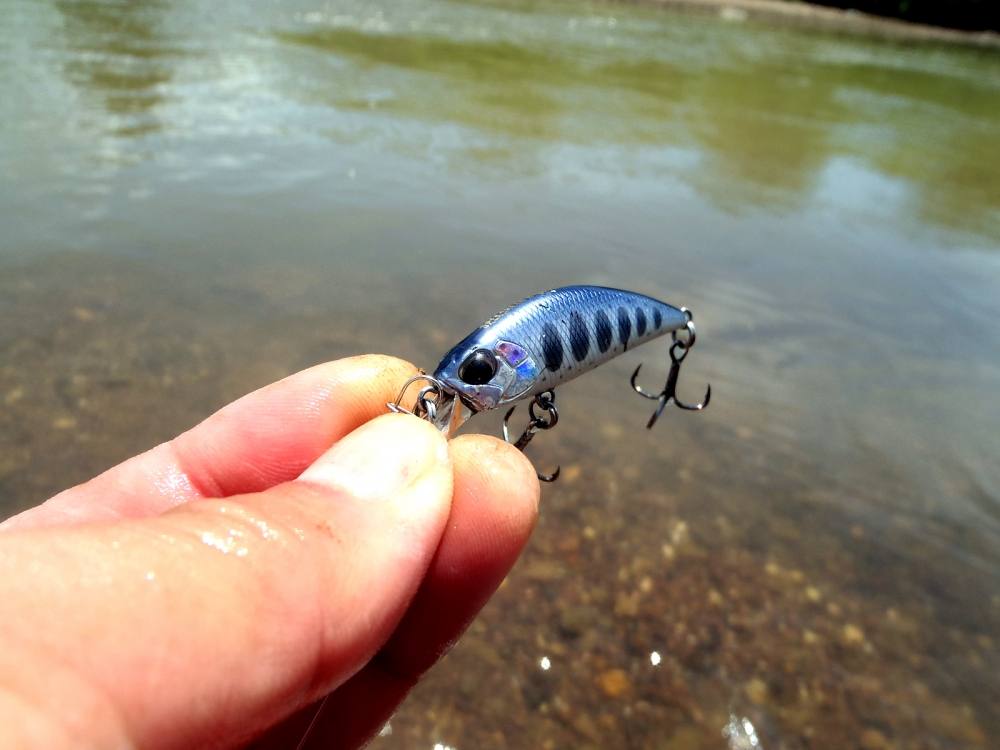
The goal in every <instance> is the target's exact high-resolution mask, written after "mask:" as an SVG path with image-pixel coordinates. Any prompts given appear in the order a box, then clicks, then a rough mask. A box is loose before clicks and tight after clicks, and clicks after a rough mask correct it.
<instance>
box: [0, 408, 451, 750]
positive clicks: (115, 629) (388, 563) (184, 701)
mask: <svg viewBox="0 0 1000 750" xmlns="http://www.w3.org/2000/svg"><path fill="white" fill-rule="evenodd" d="M452 489H453V488H452V469H451V465H450V460H449V458H448V451H447V444H446V442H445V440H444V438H443V437H442V436H441V435H440V434H439V433H438V432H437V431H436V430H435V429H434V428H433V427H431V426H430V425H429V424H427V423H426V422H423V421H420V420H417V419H414V418H413V417H409V416H405V415H386V416H383V417H380V418H378V419H376V420H374V421H372V422H371V423H369V424H367V425H364V426H362V427H361V428H359V429H358V430H356V431H355V432H354V433H352V434H351V435H349V436H348V437H346V438H344V439H343V440H341V441H340V442H339V443H338V444H337V445H336V446H335V447H334V448H333V449H332V450H331V451H329V452H328V453H327V454H326V455H324V456H323V457H322V458H321V459H320V460H319V461H317V462H316V463H315V464H313V465H312V466H311V467H309V468H308V469H307V470H306V471H305V472H304V473H303V474H302V476H301V478H300V479H298V480H296V481H294V482H290V483H287V484H283V485H280V486H278V487H275V488H272V489H270V490H268V491H266V492H263V493H258V494H252V495H243V496H239V497H236V498H233V499H231V500H228V501H219V500H211V501H198V502H194V503H188V504H186V505H184V506H181V507H180V508H177V509H175V510H174V511H172V512H170V513H167V514H164V515H162V516H160V517H157V518H151V519H142V520H133V521H127V522H119V523H116V524H100V525H81V526H76V527H72V528H63V529H45V530H37V531H27V532H12V533H10V534H7V535H5V536H4V537H3V540H2V543H0V595H2V596H3V599H4V602H5V604H6V605H7V606H8V607H10V608H11V611H17V612H21V613H23V615H24V616H23V617H19V618H9V619H8V620H7V621H5V622H3V623H0V627H2V628H3V634H2V637H3V638H4V642H5V643H11V642H13V643H20V644H28V645H29V646H30V647H31V649H30V650H31V652H32V653H35V654H39V653H41V654H45V659H46V660H48V662H50V663H51V664H52V665H53V669H57V668H58V669H61V670H62V671H63V672H65V671H69V672H71V673H72V674H74V675H76V676H77V677H79V676H80V675H84V676H86V678H87V680H88V681H89V682H90V683H91V685H92V686H93V694H94V695H97V696H103V700H104V701H106V702H107V704H108V705H110V706H112V707H113V711H114V713H116V714H117V715H118V716H119V717H120V724H121V727H122V733H123V735H124V736H122V737H121V738H120V741H121V743H120V744H128V745H130V746H138V747H150V748H155V747H163V746H176V747H202V746H205V745H207V744H209V743H210V742H211V743H216V742H218V741H219V738H233V739H234V740H239V739H241V738H243V739H246V738H247V737H249V736H250V735H253V734H257V733H259V732H260V731H261V730H263V729H264V728H265V727H266V726H270V725H272V724H273V723H274V722H276V721H277V720H278V719H280V718H282V717H284V716H287V715H288V714H289V713H290V712H291V711H292V710H293V709H294V708H296V707H299V706H302V705H305V704H306V703H308V702H309V701H311V700H314V699H315V698H317V697H318V696H320V695H322V694H325V693H327V692H330V691H331V690H333V689H334V688H336V687H337V686H339V685H340V684H342V683H343V682H344V681H346V680H347V679H348V678H349V677H350V676H351V675H353V674H355V673H356V672H357V671H358V670H359V669H360V668H361V666H362V665H364V664H365V663H367V662H368V661H369V660H370V659H371V658H372V656H373V655H374V654H375V653H376V652H377V650H378V649H379V648H380V647H381V646H382V645H384V643H385V642H386V640H387V639H388V638H389V636H390V635H391V634H392V632H393V631H394V630H395V629H396V627H397V625H398V623H399V620H400V618H401V617H402V616H403V614H404V612H405V611H406V608H407V606H408V605H409V603H410V601H411V600H412V598H413V595H414V594H415V592H416V591H417V588H418V586H419V584H420V582H421V580H422V579H423V577H424V575H425V573H426V570H427V567H428V565H429V564H430V562H431V560H432V557H433V555H434V552H435V550H436V549H437V547H438V544H439V541H440V538H441V535H442V533H443V530H444V527H445V522H446V521H447V518H448V514H449V508H450V500H451V497H452ZM38 549H45V550H46V553H45V555H44V556H39V555H38V554H37V550H38ZM25 570H30V571H31V573H30V575H25V574H24V571H25ZM71 571H72V573H71ZM31 613H40V614H37V615H35V616H33V615H32V614H31ZM81 644H86V647H85V648H81V647H80V645H81ZM13 672H14V675H13V677H12V676H11V675H7V674H4V675H0V684H4V685H5V688H6V686H7V685H8V684H9V683H8V682H5V680H8V678H11V679H13V684H14V685H15V693H16V691H18V690H20V692H21V694H22V695H23V694H24V693H27V696H25V702H28V703H32V702H33V703H34V705H41V706H43V707H44V708H45V711H46V712H47V715H50V716H57V717H60V719H59V720H60V721H62V722H64V723H68V722H72V721H76V722H77V725H76V726H71V727H67V728H66V730H67V732H71V733H72V734H71V736H74V737H76V738H77V741H78V742H79V744H82V745H87V746H90V745H91V744H93V743H90V742H88V741H87V740H88V738H89V737H91V736H92V734H90V732H92V731H94V728H93V727H91V726H89V725H88V716H90V715H92V714H90V713H87V712H80V711H74V710H73V709H74V708H76V707H77V706H79V705H80V701H82V700H84V699H85V698H86V696H83V697H82V698H80V699H78V700H77V701H76V702H71V703H70V704H69V705H60V704H59V703H53V702H52V700H51V699H50V698H49V697H48V696H49V695H50V694H51V695H54V696H62V697H63V698H65V694H66V693H67V692H68V691H66V690H62V691H60V690H59V685H54V686H53V685H47V677H46V676H47V675H49V676H50V675H51V674H52V670H50V669H48V668H47V665H46V664H45V663H43V664H41V665H39V664H37V663H29V664H27V665H24V666H23V667H22V668H20V669H15V670H13ZM48 688H51V690H48ZM8 690H9V689H8ZM2 706H3V701H2V700H0V708H2ZM0 714H2V711H0ZM15 718H16V717H15ZM10 719H11V717H3V716H2V715H0V721H3V722H5V723H4V724H3V725H4V726H7V724H6V722H7V721H8V720H10ZM107 744H111V743H107Z"/></svg>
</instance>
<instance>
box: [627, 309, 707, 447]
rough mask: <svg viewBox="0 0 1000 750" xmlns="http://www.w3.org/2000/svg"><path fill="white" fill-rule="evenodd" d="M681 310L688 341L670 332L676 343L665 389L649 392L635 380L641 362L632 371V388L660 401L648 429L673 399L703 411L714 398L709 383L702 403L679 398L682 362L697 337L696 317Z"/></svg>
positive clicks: (687, 408) (672, 347) (647, 425)
mask: <svg viewBox="0 0 1000 750" xmlns="http://www.w3.org/2000/svg"><path fill="white" fill-rule="evenodd" d="M681 312H683V313H684V315H686V316H687V323H686V325H685V326H684V330H686V331H687V333H688V339H687V341H683V340H682V339H680V338H678V336H677V332H676V331H672V332H671V334H670V335H671V336H672V337H673V340H674V343H673V344H671V345H670V363H671V364H670V373H669V374H668V375H667V382H666V384H665V385H664V386H663V390H662V391H661V392H660V393H657V394H653V393H649V392H647V391H645V390H644V389H643V388H642V387H641V386H639V385H638V384H637V383H636V382H635V379H636V378H637V377H638V376H639V370H641V369H642V365H641V364H640V365H639V366H638V367H636V368H635V372H633V373H632V377H631V378H630V379H629V382H630V383H631V384H632V389H633V390H634V391H635V392H636V393H638V394H639V395H640V396H642V397H643V398H648V399H651V400H653V401H659V405H658V406H657V407H656V411H654V412H653V416H651V417H650V418H649V421H648V422H647V423H646V429H647V430H648V429H650V428H651V427H652V426H653V425H654V424H656V420H657V419H659V418H660V415H661V414H662V413H663V410H664V409H665V408H666V406H667V404H669V403H670V402H671V401H673V402H674V404H676V405H677V407H678V408H680V409H684V410H686V411H701V410H702V409H704V408H705V407H706V406H708V402H709V401H710V400H711V399H712V386H711V385H709V386H708V389H707V390H706V391H705V400H704V401H702V402H701V403H700V404H685V403H684V402H683V401H681V400H680V399H678V398H677V378H678V377H680V374H681V364H682V363H683V362H684V358H685V357H687V355H688V352H689V351H691V348H692V347H693V346H694V342H695V338H696V336H695V331H694V323H693V322H692V318H694V316H693V315H692V314H691V311H690V310H688V309H687V308H686V307H682V308H681Z"/></svg>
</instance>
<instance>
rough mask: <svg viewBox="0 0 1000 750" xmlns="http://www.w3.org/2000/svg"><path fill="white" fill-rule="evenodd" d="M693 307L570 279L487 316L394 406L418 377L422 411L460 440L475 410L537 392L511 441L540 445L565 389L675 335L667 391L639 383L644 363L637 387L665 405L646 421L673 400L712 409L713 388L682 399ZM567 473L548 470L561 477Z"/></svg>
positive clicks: (418, 402)
mask: <svg viewBox="0 0 1000 750" xmlns="http://www.w3.org/2000/svg"><path fill="white" fill-rule="evenodd" d="M692 319H693V316H692V314H691V311H690V310H687V309H686V308H683V307H679V308H678V307H674V306H672V305H668V304H667V303H665V302H660V301H659V300H656V299H653V298H652V297H647V296H645V295H643V294H636V293H635V292H627V291H624V290H621V289H610V288H607V287H601V286H566V287H562V288H560V289H552V290H551V291H548V292H543V293H542V294H536V295H535V296H534V297H528V299H526V300H524V301H523V302H519V303H518V304H516V305H513V306H511V307H509V308H507V309H506V310H504V311H503V312H501V313H498V314H497V315H494V316H493V317H492V318H490V319H489V320H487V321H486V322H485V323H483V324H482V325H481V326H480V327H479V328H477V329H476V330H474V331H473V332H472V333H470V334H469V335H468V336H466V337H465V338H464V339H462V340H461V341H460V342H459V343H458V344H456V345H455V346H454V347H453V348H452V350H451V351H449V352H448V353H447V354H445V355H444V358H443V359H442V360H441V363H440V364H439V365H438V366H437V369H435V370H434V374H433V375H426V374H420V375H416V376H414V377H413V378H411V379H410V380H408V381H407V382H406V384H405V385H404V386H403V389H402V391H401V392H400V394H399V397H398V398H397V399H396V400H395V402H393V403H391V404H388V407H389V408H390V409H391V410H392V411H396V412H406V411H408V410H406V409H404V408H403V407H402V406H400V404H401V402H402V400H403V396H404V394H405V393H406V390H407V389H408V388H409V387H410V385H412V384H413V383H415V382H422V383H424V386H423V387H422V388H421V389H420V392H419V393H418V394H417V397H416V401H415V405H414V408H413V411H412V412H410V413H413V414H416V415H417V416H419V417H422V418H424V419H427V420H429V421H430V422H431V423H433V424H434V425H435V426H436V427H438V429H440V430H441V431H443V432H445V433H446V434H448V436H449V437H450V436H451V435H452V434H453V433H454V431H455V430H457V429H458V427H459V426H461V425H462V424H463V423H464V422H465V421H466V420H467V419H469V417H471V416H472V415H474V414H477V413H479V412H481V411H488V410H490V409H496V408H497V407H499V406H503V405H505V404H513V403H515V402H517V401H521V400H527V399H530V400H531V403H530V404H529V406H528V411H529V417H530V419H529V422H528V426H527V427H526V428H525V430H524V432H523V433H522V434H521V436H520V437H519V438H518V439H517V440H511V439H510V434H509V431H508V423H509V421H510V417H511V415H512V414H513V413H514V409H515V408H516V407H513V406H512V407H511V408H510V410H508V412H507V414H506V416H505V417H504V420H503V436H504V439H505V440H507V442H509V443H513V445H514V446H515V447H516V448H517V449H518V450H522V451H523V450H524V448H525V447H526V446H527V445H528V443H529V442H531V439H532V438H533V437H534V435H535V433H536V432H538V431H539V430H548V429H551V428H552V427H555V425H556V422H558V421H559V412H558V411H557V410H556V400H555V399H556V397H555V388H556V386H559V385H562V384H563V383H566V382H568V381H570V380H572V379H573V378H575V377H578V376H580V375H583V373H585V372H587V371H589V370H593V369H594V368H595V367H598V366H599V365H602V364H604V363H605V362H607V361H608V360H610V359H612V358H613V357H617V356H618V355H619V354H622V353H624V352H625V351H627V350H628V349H630V348H632V347H636V346H639V345H641V344H645V343H646V342H647V341H651V340H653V339H655V338H659V337H660V336H664V335H666V334H667V333H669V334H670V336H671V338H672V340H673V343H672V344H671V345H670V363H671V364H670V373H669V374H668V375H667V382H666V384H665V385H664V386H663V390H661V391H660V392H659V393H650V392H648V391H646V390H644V389H643V388H641V387H640V386H639V385H637V384H636V378H637V377H638V376H639V370H640V369H642V365H641V364H640V365H639V366H638V367H636V368H635V372H633V373H632V378H631V381H630V382H631V384H632V388H633V389H635V392H636V393H638V394H639V395H640V396H643V397H645V398H648V399H652V400H654V401H656V402H657V406H656V410H655V411H654V412H653V415H652V416H651V417H650V418H649V422H648V423H647V424H646V427H647V428H649V427H652V426H653V425H654V424H655V423H656V420H657V419H658V418H659V416H660V414H662V413H663V410H664V408H666V406H667V404H669V403H671V402H673V403H674V404H675V405H676V406H678V407H679V408H681V409H686V410H688V411H700V410H701V409H704V408H705V407H706V406H708V402H709V399H710V398H711V397H712V387H711V386H709V387H708V389H707V390H706V391H705V398H704V400H703V401H702V402H701V403H700V404H686V403H684V402H682V401H680V400H679V399H678V398H677V393H676V390H677V378H678V376H679V375H680V370H681V363H683V362H684V359H685V357H687V354H688V352H689V351H690V350H691V348H692V347H693V346H694V343H695V330H694V323H693V322H692ZM558 476H559V469H558V468H557V469H556V470H555V471H554V472H553V473H552V474H548V475H542V474H539V475H538V478H539V479H541V480H543V481H546V482H551V481H554V480H555V479H556V477H558Z"/></svg>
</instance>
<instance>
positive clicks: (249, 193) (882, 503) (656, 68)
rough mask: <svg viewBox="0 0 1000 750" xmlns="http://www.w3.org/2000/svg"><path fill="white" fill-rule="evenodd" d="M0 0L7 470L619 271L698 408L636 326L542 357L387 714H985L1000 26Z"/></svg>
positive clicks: (663, 737)
mask: <svg viewBox="0 0 1000 750" xmlns="http://www.w3.org/2000/svg"><path fill="white" fill-rule="evenodd" d="M0 10H2V15H3V18H4V20H3V22H2V23H0V72H2V73H3V75H0V175H2V176H3V179H0V227H2V231H0V320H2V321H3V325H2V327H0V509H2V511H3V512H4V513H12V512H14V511H16V510H18V509H20V508H23V507H27V506H29V505H32V504H34V503H36V502H39V501H40V500H42V499H44V498H45V497H47V496H48V495H50V494H52V493H53V492H55V491H57V490H58V489H60V488H63V487H65V486H67V485H70V484H73V483H75V482H78V481H81V480H83V479H85V478H87V477H90V476H92V475H93V474H94V473H96V472H98V471H100V470H102V469H103V468H106V467H107V466H109V465H111V464H113V463H115V462H117V461H119V460H121V459H122V458H124V457H126V456H129V455H132V454H134V453H136V452H137V451H140V450H143V449H145V448H147V447H149V446H151V445H153V444H155V443H156V442H158V441H161V440H164V439H166V438H169V437H170V436H172V435H174V434H176V433H177V432H178V431H180V430H182V429H184V428H186V427H188V426H190V425H191V424H193V423H194V422H196V421H197V420H199V419H201V418H202V417H204V416H205V415H207V414H208V413H210V412H211V411H212V410H213V409H214V408H216V407H218V406H220V405H221V404H223V403H225V402H226V401H227V400H229V399H232V398H234V397H236V396H238V395H240V394H242V393H244V392H246V391H248V390H250V389H252V388H254V387H257V386H259V385H262V384H264V383H267V382H269V381H271V380H273V379H276V378H278V377H280V376H282V375H284V374H287V373H288V372H291V371H294V370H296V369H298V368H301V367H304V366H307V365H310V364H313V363H316V362H319V361H323V360H326V359H332V358H336V357H340V356H343V355H347V354H352V353H356V352H359V351H383V352H389V353H393V354H397V355H400V356H404V357H407V358H410V359H412V360H413V361H415V362H417V363H418V364H420V365H422V366H424V367H433V366H434V364H435V363H436V362H437V360H438V358H439V356H440V354H441V353H442V352H443V351H445V350H446V349H448V348H449V347H450V345H451V344H452V343H454V342H455V341H457V340H458V339H459V338H461V337H462V336H464V335H465V334H466V333H467V332H468V331H469V330H471V329H472V328H473V327H474V326H475V325H477V324H478V323H479V322H481V321H482V320H483V319H485V318H486V317H488V316H489V315H490V314H491V313H493V312H495V311H496V310H498V309H500V308H502V307H504V306H505V305H507V304H509V303H510V302H513V301H515V300H517V299H520V298H521V297H524V296H526V295H528V294H530V293H533V292H536V291H539V290H542V289H545V288H549V287H553V286H558V285H562V284H568V283H597V284H605V285H612V286H620V287H625V288H630V289H635V290H637V291H641V292H645V293H649V294H652V295H654V296H657V297H660V298H663V299H665V300H667V301H670V302H672V303H674V304H683V305H686V306H688V307H690V308H692V309H693V310H694V311H695V313H696V315H697V319H698V324H699V344H698V349H697V350H696V351H695V352H694V354H693V355H692V357H691V359H690V360H689V364H688V365H687V367H686V370H685V373H684V375H683V376H682V381H681V394H682V397H684V396H686V397H688V398H691V399H693V398H696V397H697V396H698V395H699V394H700V393H701V389H702V387H703V385H704V383H705V382H706V381H710V382H711V383H712V387H713V399H712V405H711V407H710V409H709V410H707V411H705V412H704V413H702V414H698V415H689V414H681V413H679V412H674V413H669V412H668V413H667V415H665V416H664V418H663V419H662V420H661V421H660V423H659V424H658V425H657V427H656V429H655V430H654V431H653V432H649V433H647V432H646V431H645V430H644V429H643V425H644V424H645V420H646V418H647V416H648V408H649V407H648V404H647V403H646V402H644V401H643V400H642V399H639V398H637V397H635V396H634V394H632V393H631V391H630V390H629V387H628V382H627V381H628V375H629V373H630V372H631V370H632V369H633V368H634V367H635V365H636V364H637V363H638V362H640V361H646V362H647V366H646V368H644V371H643V372H644V375H646V377H650V378H652V377H653V376H654V375H655V374H656V373H657V372H665V369H666V368H665V366H663V365H662V364H659V365H658V364H656V362H657V360H659V362H661V363H662V362H663V361H665V357H666V352H665V346H661V345H657V344H654V345H651V346H650V347H648V348H647V349H643V350H641V351H639V352H633V353H630V354H629V355H628V356H627V357H625V358H623V359H622V360H621V361H616V362H614V363H611V364H609V365H608V366H606V367H604V368H602V369H601V370H600V371H598V372H595V373H593V374H591V375H589V376H587V377H586V378H584V379H581V380H579V381H575V382H574V383H573V384H571V385H570V386H568V387H566V388H564V389H563V390H562V392H561V393H560V397H559V398H560V408H561V420H560V425H559V428H558V429H556V430H554V431H553V432H552V433H551V434H546V435H544V436H542V437H540V438H539V439H538V440H536V441H535V442H534V443H532V445H531V449H530V451H531V455H532V457H533V458H535V459H536V460H537V462H538V465H539V467H540V468H541V469H542V470H547V469H548V468H550V467H551V466H553V465H555V464H556V463H561V464H562V465H563V472H564V477H563V479H562V480H561V481H560V482H559V483H557V484H556V485H554V486H551V487H548V488H546V490H545V494H544V498H543V509H542V519H541V522H540V525H539V528H538V529H537V531H536V534H535V537H534V539H533V541H532V544H531V547H530V548H529V550H528V551H527V553H526V555H525V558H524V559H523V561H522V562H521V563H520V564H519V566H518V567H517V568H516V569H515V571H514V572H513V573H512V575H511V576H510V578H509V579H508V581H507V583H506V585H505V586H504V588H503V589H502V590H501V591H500V592H499V594H498V595H497V598H496V600H495V601H494V602H493V603H492V604H491V605H490V607H488V608H487V610H486V612H485V613H484V616H483V617H482V618H481V619H480V620H479V621H478V622H477V623H476V624H475V625H474V626H473V627H472V629H471V630H470V632H469V633H468V634H467V635H466V637H465V638H464V639H463V641H462V642H461V643H460V644H459V646H458V647H457V648H456V649H455V651H454V652H453V653H452V654H451V655H450V656H449V657H448V659H447V660H446V661H445V663H444V664H443V665H442V666H441V667H440V668H439V669H437V670H435V671H434V672H433V673H432V674H431V675H429V676H428V678H427V679H426V680H425V681H424V682H423V683H422V684H421V685H420V686H419V687H418V688H417V690H416V691H415V692H414V694H413V696H412V697H411V698H410V700H409V701H408V702H407V703H406V704H405V706H404V707H403V709H402V710H401V711H400V712H399V713H398V714H397V716H396V717H394V718H393V720H392V723H391V727H392V732H391V734H389V735H388V736H386V737H383V738H381V739H379V740H378V741H377V743H376V747H386V748H397V747H398V748H411V747H427V748H430V747H433V746H434V745H435V743H440V744H441V745H445V746H448V747H453V748H457V749H462V748H472V747H489V748H501V747H511V748H521V747H540V748H545V747H552V748H563V747H595V748H597V747H630V748H646V747H649V748H654V747H655V748H723V747H726V740H725V739H724V738H723V734H722V728H723V727H724V726H725V725H726V724H727V722H728V721H729V716H730V714H733V715H735V716H737V717H744V716H745V717H748V718H749V719H750V720H751V721H752V722H753V724H754V726H755V727H756V732H757V734H758V736H759V739H760V742H761V744H762V745H763V746H764V747H765V748H777V747H782V748H828V747H855V746H863V747H867V748H881V747H900V748H903V747H921V748H953V747H969V748H979V747H982V748H986V747H989V746H990V740H989V737H990V736H994V737H995V736H996V735H997V732H998V731H1000V715H998V712H997V710H996V705H997V702H998V700H1000V677H998V675H1000V657H998V653H997V644H996V638H997V633H998V632H1000V552H998V551H997V550H998V549H1000V546H998V542H1000V489H998V488H1000V461H998V460H997V456H998V455H1000V429H998V426H1000V399H998V398H997V395H996V394H997V393H998V391H1000V326H998V325H997V320H998V319H1000V252H998V251H1000V178H998V177H997V175H998V174H1000V146H998V144H1000V55H997V53H996V52H992V51H975V50H968V49H962V48H957V47H955V48H953V47H940V46H928V45H907V44H902V43H898V44H889V43H880V42H874V41H868V40H863V39H852V38H849V37H842V36H827V35H820V34H810V33H805V32H800V31H794V32H793V31H790V30H781V29H771V28H767V27H765V26H761V25H753V24H747V23H728V22H723V21H720V20H715V19H711V18H701V17H699V18H689V17H686V16H683V15H678V14H674V13H669V12H662V11H657V10H655V9H643V8H638V7H631V6H619V5H599V4H598V5H590V4H583V3H573V2H557V3H543V4H534V3H525V2H521V3H497V4H493V3H487V2H477V3H459V2H454V3H453V2H431V3H416V2H391V3H387V4H381V5H378V6H373V5H371V4H370V3H361V2H357V3H347V2H344V3H336V2H332V3H326V4H309V3H306V2H285V3H268V2H240V3H236V2H205V1H204V0H201V1H199V0H173V1H171V0H157V1H153V2H128V1H127V0H121V1H119V2H96V1H90V2H86V1H83V2H70V1H68V0H67V1H66V2H40V1H39V2H28V1H27V0H24V1H19V0H7V1H6V2H2V3H0ZM658 367H659V368H660V370H658V369H657V368H658ZM647 371H648V372H647ZM480 420H481V421H480ZM471 426H472V427H473V428H474V429H481V430H485V431H492V430H494V429H496V426H497V425H496V419H495V418H493V419H491V418H490V417H480V418H477V420H475V421H474V422H473V423H472V425H471ZM653 652H655V653H656V654H657V655H658V658H653V657H652V656H651V655H652V654H653ZM543 659H547V660H548V661H547V662H545V663H546V664H548V665H549V668H548V669H542V668H541V666H540V665H541V664H542V660H543ZM654 661H655V662H657V663H656V664H654V663H653V662H654Z"/></svg>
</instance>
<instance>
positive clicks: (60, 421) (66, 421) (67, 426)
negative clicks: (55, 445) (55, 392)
mask: <svg viewBox="0 0 1000 750" xmlns="http://www.w3.org/2000/svg"><path fill="white" fill-rule="evenodd" d="M52 426H53V427H54V428H55V429H57V430H72V429H73V428H74V427H76V420H75V419H74V418H73V417H56V418H55V419H54V420H52Z"/></svg>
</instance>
